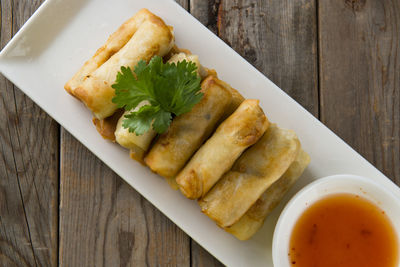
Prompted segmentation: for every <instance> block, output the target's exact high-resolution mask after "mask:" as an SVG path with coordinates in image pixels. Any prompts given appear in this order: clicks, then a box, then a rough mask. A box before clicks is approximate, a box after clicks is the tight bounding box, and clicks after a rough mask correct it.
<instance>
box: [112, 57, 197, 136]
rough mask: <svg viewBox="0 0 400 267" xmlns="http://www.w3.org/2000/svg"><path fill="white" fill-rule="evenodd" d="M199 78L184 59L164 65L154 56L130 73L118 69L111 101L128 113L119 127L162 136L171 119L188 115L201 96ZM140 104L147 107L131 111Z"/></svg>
mask: <svg viewBox="0 0 400 267" xmlns="http://www.w3.org/2000/svg"><path fill="white" fill-rule="evenodd" d="M200 82H201V78H200V77H199V75H198V74H197V66H196V64H195V63H193V62H190V61H189V62H188V61H186V60H183V61H180V62H178V63H176V64H175V63H164V62H163V59H162V58H161V57H159V56H154V57H153V58H152V59H151V60H150V61H149V63H146V62H145V61H144V60H141V61H139V63H138V64H137V65H136V66H135V69H134V72H132V70H131V69H130V68H129V67H128V68H126V67H121V72H118V75H117V78H116V81H115V83H114V84H113V85H112V88H113V89H115V96H114V97H113V99H112V101H113V103H115V104H116V105H117V107H119V108H124V109H125V110H127V111H130V113H129V114H128V115H125V116H124V119H123V122H122V126H123V127H124V128H127V129H129V131H130V132H135V133H136V134H137V135H142V134H144V133H145V132H147V131H148V130H149V129H154V131H156V132H157V133H159V134H161V133H164V132H165V131H166V130H167V129H168V127H169V125H170V124H171V121H172V118H173V116H179V115H182V114H184V113H186V112H189V111H190V110H191V109H192V108H193V107H194V106H195V105H196V104H197V103H199V102H200V100H201V99H202V97H203V93H201V92H200V90H201V87H200ZM143 101H147V102H148V104H146V105H144V106H142V107H140V108H139V109H138V110H137V111H132V112H131V110H132V109H134V108H136V107H137V106H138V105H139V104H140V103H142V102H143Z"/></svg>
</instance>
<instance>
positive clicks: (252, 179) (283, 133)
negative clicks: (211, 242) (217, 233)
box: [199, 124, 300, 227]
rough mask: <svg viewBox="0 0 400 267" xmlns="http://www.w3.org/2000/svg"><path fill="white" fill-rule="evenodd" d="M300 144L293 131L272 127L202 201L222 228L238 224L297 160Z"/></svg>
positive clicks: (202, 204) (203, 205)
mask: <svg viewBox="0 0 400 267" xmlns="http://www.w3.org/2000/svg"><path fill="white" fill-rule="evenodd" d="M299 150H300V142H299V140H298V138H297V136H296V134H295V133H294V132H293V131H292V130H286V129H281V128H279V127H277V126H276V125H275V124H271V125H270V126H269V128H268V129H267V131H266V132H265V134H264V136H263V137H262V138H261V139H260V140H259V141H258V142H257V143H256V144H255V145H254V146H252V147H251V148H249V149H248V150H247V151H246V152H245V153H243V155H242V156H241V157H240V158H239V159H238V160H237V162H236V163H235V165H234V166H233V167H232V169H231V170H230V171H229V172H228V173H226V174H225V175H224V177H223V178H222V179H221V180H220V181H219V182H218V183H217V184H216V185H215V186H214V188H213V189H212V190H211V191H210V192H209V193H208V194H207V195H206V196H205V197H204V198H203V199H201V200H200V201H199V204H200V206H201V209H202V211H203V212H204V213H205V214H207V215H208V216H209V217H210V218H211V219H213V220H214V221H215V222H216V223H217V224H218V225H219V226H221V227H228V226H231V225H232V224H234V223H235V222H237V221H238V220H239V219H240V217H242V216H243V215H244V214H245V213H246V211H247V210H248V209H249V208H250V207H251V206H252V205H253V204H254V203H255V202H256V201H257V199H259V198H260V197H261V195H262V194H263V193H264V192H265V190H267V188H268V187H270V186H271V185H272V184H273V183H274V182H275V181H277V180H278V179H279V177H281V176H282V175H283V174H284V173H285V171H286V170H287V169H288V168H289V166H290V165H291V164H292V162H293V161H294V160H295V159H296V157H297V154H298V152H299Z"/></svg>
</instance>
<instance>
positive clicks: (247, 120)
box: [176, 99, 269, 199]
mask: <svg viewBox="0 0 400 267" xmlns="http://www.w3.org/2000/svg"><path fill="white" fill-rule="evenodd" d="M258 103H259V101H258V100H253V99H248V100H245V101H243V103H242V104H241V105H240V106H239V108H238V109H237V110H236V111H235V112H234V113H233V114H232V115H231V116H230V117H229V118H228V119H226V120H225V121H224V122H223V123H222V124H221V125H220V126H219V127H218V128H217V130H216V131H215V133H214V134H213V135H212V137H211V138H210V139H209V140H207V142H206V143H205V144H204V145H203V146H202V147H201V148H200V149H199V150H198V151H197V152H196V153H195V154H194V156H193V157H192V158H191V160H190V161H189V163H188V164H187V165H186V166H185V167H184V169H183V170H182V171H181V172H180V173H179V174H178V176H177V178H176V181H177V183H178V185H179V189H180V190H181V192H182V193H183V194H184V195H185V196H186V197H188V198H190V199H196V198H199V197H202V196H204V195H205V194H206V193H207V192H208V191H209V190H210V189H211V187H212V186H213V185H214V184H215V183H216V182H217V181H218V180H219V179H220V178H221V176H222V175H223V174H224V173H225V172H226V171H228V170H229V169H230V168H231V167H232V165H233V163H234V162H235V160H236V159H237V158H238V157H239V156H240V155H241V153H242V152H243V151H244V150H245V149H246V148H248V147H249V146H251V145H253V144H254V143H256V142H257V140H258V139H259V138H260V137H261V136H262V135H263V134H264V132H265V130H266V129H267V128H268V125H269V122H268V120H267V118H266V116H265V115H264V112H263V111H262V109H261V107H260V106H259V105H258Z"/></svg>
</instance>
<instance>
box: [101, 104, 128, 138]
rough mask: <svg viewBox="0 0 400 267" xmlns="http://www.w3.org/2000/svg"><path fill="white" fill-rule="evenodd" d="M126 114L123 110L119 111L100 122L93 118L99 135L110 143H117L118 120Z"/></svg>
mask: <svg viewBox="0 0 400 267" xmlns="http://www.w3.org/2000/svg"><path fill="white" fill-rule="evenodd" d="M123 113H124V110H123V109H119V110H117V112H115V113H114V114H113V115H111V116H110V117H108V118H105V119H103V120H98V119H96V118H93V123H94V125H95V126H96V129H97V131H98V132H99V134H100V135H101V136H102V137H103V138H104V139H108V140H110V141H113V142H114V141H115V134H114V132H115V129H116V128H117V123H118V120H119V119H120V118H121V116H122V114H123Z"/></svg>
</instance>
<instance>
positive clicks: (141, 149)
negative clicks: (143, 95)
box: [115, 101, 157, 163]
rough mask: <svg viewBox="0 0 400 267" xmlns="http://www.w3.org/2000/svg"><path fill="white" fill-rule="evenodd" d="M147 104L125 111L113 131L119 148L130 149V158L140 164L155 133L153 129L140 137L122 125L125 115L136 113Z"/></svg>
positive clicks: (143, 103)
mask: <svg viewBox="0 0 400 267" xmlns="http://www.w3.org/2000/svg"><path fill="white" fill-rule="evenodd" d="M148 104H149V102H148V101H143V102H141V103H140V104H139V105H138V106H137V107H136V108H134V109H133V110H130V111H125V112H124V114H123V115H122V116H121V118H120V119H119V120H118V124H117V127H116V130H115V141H116V142H117V143H118V144H120V145H121V146H123V147H125V148H128V149H130V156H131V158H132V159H135V160H137V161H139V162H140V163H143V156H144V154H145V152H146V151H147V149H148V148H149V146H150V144H151V141H152V140H153V138H154V137H155V136H156V134H157V133H156V132H155V131H154V130H153V129H150V130H148V131H147V132H145V133H144V134H142V135H136V133H131V132H129V130H128V129H126V128H124V127H123V126H122V124H123V121H124V119H125V115H128V114H129V113H131V112H133V111H137V110H139V109H140V108H141V107H142V106H144V105H148Z"/></svg>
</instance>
